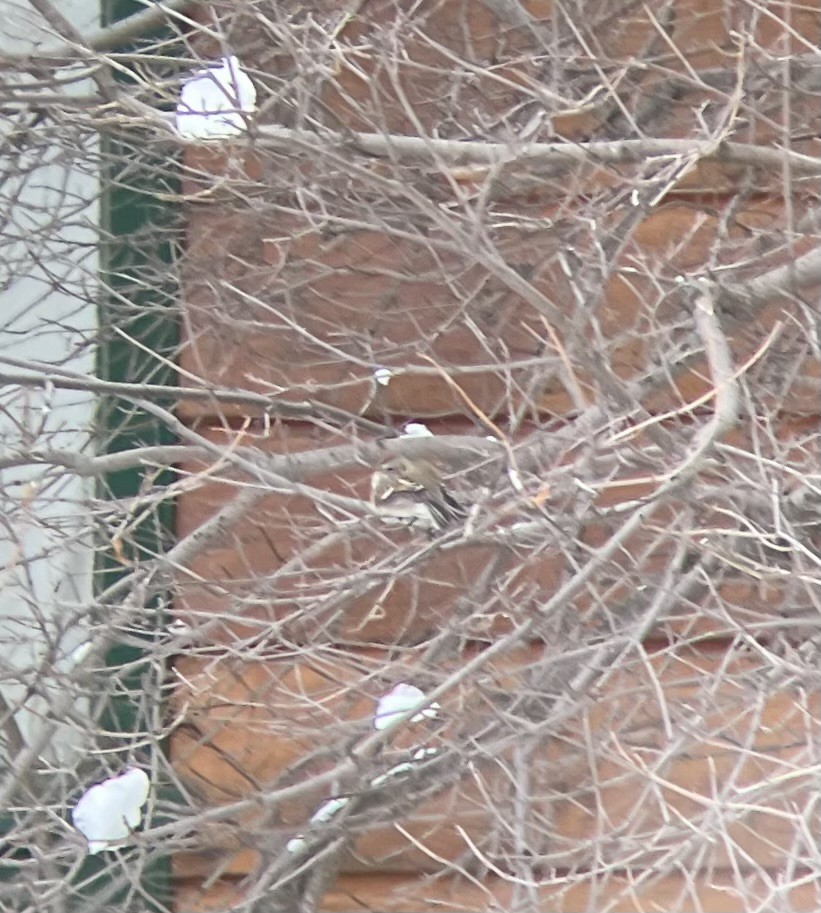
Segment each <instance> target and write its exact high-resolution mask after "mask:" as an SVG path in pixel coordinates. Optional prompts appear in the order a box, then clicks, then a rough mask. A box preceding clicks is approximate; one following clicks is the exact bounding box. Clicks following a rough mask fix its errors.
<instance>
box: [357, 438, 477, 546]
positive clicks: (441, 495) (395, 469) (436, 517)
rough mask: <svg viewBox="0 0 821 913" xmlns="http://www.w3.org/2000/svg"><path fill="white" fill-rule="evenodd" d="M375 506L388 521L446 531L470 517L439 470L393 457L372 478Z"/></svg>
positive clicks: (415, 461)
mask: <svg viewBox="0 0 821 913" xmlns="http://www.w3.org/2000/svg"><path fill="white" fill-rule="evenodd" d="M371 504H373V506H374V507H375V508H376V510H377V512H378V513H379V514H380V515H381V516H382V517H384V518H387V519H395V520H405V521H408V522H410V523H413V522H419V523H421V524H422V525H423V526H426V527H427V528H428V529H431V530H439V529H444V528H445V527H447V526H449V525H450V524H452V523H457V522H460V521H461V520H464V519H465V518H466V517H467V511H466V510H465V508H464V507H463V506H462V505H461V504H460V503H459V502H458V501H457V500H456V499H455V498H454V497H453V496H452V495H451V494H450V492H449V491H448V490H447V489H446V488H445V486H444V485H443V484H442V473H441V472H440V470H439V468H438V467H437V466H435V465H434V464H433V463H431V462H430V461H429V460H424V459H411V458H410V457H402V456H400V457H392V458H391V459H388V460H385V462H384V463H382V464H381V465H380V466H379V468H378V469H377V470H376V472H374V474H373V476H372V478H371Z"/></svg>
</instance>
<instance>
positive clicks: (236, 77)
mask: <svg viewBox="0 0 821 913" xmlns="http://www.w3.org/2000/svg"><path fill="white" fill-rule="evenodd" d="M256 103H257V90H256V89H255V88H254V84H253V83H252V82H251V79H250V77H249V76H248V74H247V73H246V72H245V71H244V70H243V69H242V67H241V66H240V63H239V60H237V58H236V57H234V56H233V55H231V56H230V57H223V58H222V60H221V63H220V64H219V65H215V66H213V67H209V68H208V69H207V70H200V71H199V72H198V73H195V74H194V76H192V77H191V78H190V79H189V80H187V81H186V82H185V84H184V85H183V87H182V90H181V92H180V100H179V103H178V104H177V130H178V131H179V133H180V135H181V136H184V137H186V138H187V139H225V138H226V137H231V136H239V135H240V134H242V133H245V131H246V130H247V128H248V123H247V115H249V114H251V113H252V112H253V111H254V108H255V107H256Z"/></svg>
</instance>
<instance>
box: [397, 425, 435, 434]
mask: <svg viewBox="0 0 821 913" xmlns="http://www.w3.org/2000/svg"><path fill="white" fill-rule="evenodd" d="M402 437H433V432H432V431H431V430H430V428H428V426H427V425H423V424H422V422H408V423H407V425H405V427H404V428H403V429H402Z"/></svg>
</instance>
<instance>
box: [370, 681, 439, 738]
mask: <svg viewBox="0 0 821 913" xmlns="http://www.w3.org/2000/svg"><path fill="white" fill-rule="evenodd" d="M424 700H425V693H424V692H423V691H422V690H421V689H419V688H417V687H416V685H408V684H406V683H405V682H400V683H399V684H398V685H396V686H395V687H394V688H392V689H391V690H390V691H389V692H388V693H387V694H385V695H383V696H382V697H380V698H379V701H378V702H377V705H376V713H375V714H374V717H373V727H374V729H379V730H382V729H387V728H388V727H389V726H393V725H394V723H395V722H396V721H397V720H398V719H399V718H400V717H402V716H403V715H404V714H406V713H407V712H408V711H409V710H412V709H413V708H414V707H416V706H417V705H418V704H421V703H423V702H424ZM438 712H439V704H437V703H435V702H434V703H433V704H431V705H430V707H425V708H424V710H420V711H419V713H417V714H414V716H412V717H411V722H412V723H421V722H422V721H423V720H425V719H430V720H433V719H436V716H437V715H438Z"/></svg>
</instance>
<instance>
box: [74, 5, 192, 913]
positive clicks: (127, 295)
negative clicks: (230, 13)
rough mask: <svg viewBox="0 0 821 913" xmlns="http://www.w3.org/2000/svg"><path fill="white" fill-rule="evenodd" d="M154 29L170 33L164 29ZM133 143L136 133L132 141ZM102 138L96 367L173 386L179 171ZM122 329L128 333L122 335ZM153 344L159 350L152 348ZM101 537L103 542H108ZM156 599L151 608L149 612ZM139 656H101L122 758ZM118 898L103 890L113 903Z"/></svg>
mask: <svg viewBox="0 0 821 913" xmlns="http://www.w3.org/2000/svg"><path fill="white" fill-rule="evenodd" d="M144 9H145V5H144V3H142V2H139V0H101V21H102V25H103V26H105V25H108V24H110V23H112V22H115V21H117V20H120V19H123V18H125V17H127V16H129V15H132V14H134V13H138V12H141V11H143V10H144ZM160 34H163V35H164V36H166V37H169V36H170V32H168V33H160ZM135 49H136V48H135V47H131V48H129V50H135ZM119 50H126V48H122V49H119ZM165 53H167V51H166V52H165ZM138 142H139V141H138V140H136V139H135V144H136V143H138ZM101 147H102V152H103V156H102V158H103V162H104V165H103V174H102V178H101V185H102V186H101V208H100V221H101V228H102V232H103V238H104V241H103V243H102V244H101V249H100V275H101V280H102V287H103V289H104V290H105V292H104V294H103V296H102V298H101V302H100V308H99V323H100V344H99V348H98V360H97V373H98V376H99V377H101V378H103V379H105V380H111V381H128V382H131V383H135V382H136V383H139V382H150V383H153V384H166V383H167V384H169V385H171V384H174V383H175V382H176V377H175V372H174V369H173V367H171V366H170V365H171V364H173V362H174V359H175V357H176V352H177V347H178V343H179V326H178V313H177V301H178V295H177V286H176V282H175V279H174V276H173V271H172V269H170V264H171V263H172V262H173V260H174V256H173V254H174V248H175V246H176V245H177V244H178V243H179V240H180V236H179V226H180V212H179V209H178V208H175V207H173V206H171V205H170V204H169V203H168V202H166V201H167V200H168V199H169V197H171V196H175V195H176V194H178V193H179V185H178V181H177V177H176V175H175V174H174V173H173V169H171V170H164V169H163V168H162V162H160V161H158V160H156V159H152V156H151V153H150V149H141V150H135V147H134V146H131V145H124V144H123V143H121V142H119V141H117V140H114V139H111V138H103V139H102V140H101ZM135 152H136V154H135ZM115 328H116V330H118V331H120V332H116V331H115ZM121 332H124V333H125V334H127V336H128V337H130V340H132V341H129V339H125V338H123V336H122V335H120V333H121ZM151 352H153V353H157V354H158V355H159V356H161V358H155V357H153V356H152V355H151V354H149V353H151ZM96 427H97V432H98V440H99V447H100V450H101V451H104V452H108V453H113V452H117V451H121V450H127V449H131V448H133V447H137V446H143V445H149V444H166V443H173V442H174V438H173V436H172V435H171V434H170V432H169V431H168V430H167V429H166V428H164V427H163V426H162V425H161V423H160V422H158V420H157V419H155V418H154V417H152V416H149V415H147V414H146V413H145V412H142V411H141V410H139V409H136V408H135V407H134V406H133V405H131V404H130V403H128V402H126V401H124V400H120V399H117V398H115V397H102V398H101V400H100V402H99V404H98V410H97V425H96ZM172 479H173V473H172V472H164V473H161V474H159V475H155V473H154V471H153V470H143V469H134V470H128V471H122V472H116V473H111V474H109V475H108V476H107V477H106V479H105V480H104V481H103V482H101V489H102V490H101V492H100V494H101V496H102V497H104V498H127V497H129V496H133V495H136V494H137V493H138V492H139V491H140V490H141V489H142V488H143V487H144V486H148V485H150V486H151V487H152V488H154V489H156V488H157V487H158V486H162V485H165V484H168V483H169V482H170V481H172ZM173 524H174V515H173V505H172V504H171V503H169V502H167V501H164V502H163V503H162V505H161V506H160V507H159V509H157V510H156V511H155V512H154V514H153V516H151V517H149V518H148V519H147V520H146V521H144V522H143V523H141V525H140V527H139V528H138V529H137V530H135V531H134V533H133V536H130V537H129V539H130V540H132V541H133V544H130V545H128V546H126V549H127V551H126V557H127V558H128V559H134V558H139V557H140V555H141V554H146V555H149V554H156V553H158V552H163V551H165V550H167V547H168V545H169V543H170V542H171V541H172V537H173V529H174V526H173ZM101 545H102V546H105V542H103V543H101ZM98 555H99V558H98V563H97V567H96V573H95V578H96V585H97V591H98V592H99V591H101V590H103V589H105V588H106V587H108V586H109V585H110V584H112V583H114V582H115V581H116V580H117V579H118V578H120V577H121V576H122V575H123V574H124V573H125V569H124V568H123V566H122V565H121V564H120V563H119V562H118V561H117V559H116V557H115V556H114V554H113V552H112V550H111V549H110V548H109V549H108V550H105V549H103V550H101V551H100V552H98ZM152 608H153V609H155V610H156V612H154V613H152V612H151V611H150V609H152ZM148 609H149V611H147V612H146V613H145V619H146V627H147V628H149V627H152V625H153V627H155V628H156V627H158V626H161V625H163V624H164V622H165V621H166V619H165V617H164V612H163V609H164V604H163V602H162V600H156V601H155V602H154V603H153V604H152V605H150V606H149V607H148ZM147 636H150V635H147ZM145 656H147V651H142V650H140V649H139V648H137V647H134V646H125V645H121V646H116V647H114V648H112V649H111V650H110V651H109V653H108V656H107V664H108V666H109V668H111V669H112V678H114V677H116V682H114V681H112V682H111V684H112V687H111V689H110V690H111V698H110V701H109V706H108V710H107V713H106V716H105V718H104V719H103V720H102V726H103V727H104V730H105V731H107V732H109V733H114V734H115V735H113V736H112V744H111V747H112V748H122V750H123V760H126V759H127V758H128V749H129V747H130V745H131V744H132V742H133V738H132V734H133V733H136V732H139V731H140V730H141V729H142V728H143V724H142V717H143V711H144V708H143V707H142V706H141V705H140V701H139V696H140V694H141V691H142V689H141V684H140V682H141V678H142V676H143V675H145V674H148V672H149V667H148V665H147V664H141V663H140V659H141V658H142V657H145ZM125 665H127V666H128V668H129V672H128V674H119V675H118V674H117V673H116V672H114V670H115V669H118V668H119V669H121V668H123V666H125ZM162 792H163V798H164V799H165V798H173V797H172V796H166V795H165V793H166V790H165V789H163V790H162ZM155 823H156V822H155ZM95 874H96V875H97V877H96V878H95ZM101 874H102V873H101V872H100V867H99V865H98V864H97V860H94V859H90V860H89V864H88V866H86V867H84V869H83V871H82V873H81V878H80V879H79V881H80V882H82V881H84V880H85V879H88V881H86V884H85V885H84V886H83V887H79V886H78V888H79V890H80V891H81V892H82V893H85V892H89V893H93V894H95V895H97V896H99V893H100V892H102V893H106V891H108V890H110V889H111V886H110V885H106V884H105V882H104V881H102V880H101V878H100V875H101ZM142 888H143V890H144V891H145V892H146V894H147V895H149V896H151V897H154V898H156V900H157V904H156V906H155V905H151V904H149V902H148V901H147V900H145V898H143V901H142V906H141V909H145V910H150V909H156V910H167V909H168V907H169V906H170V901H171V862H170V858H169V857H167V856H166V857H165V858H159V859H157V860H156V861H154V862H151V863H150V864H149V865H148V866H147V867H146V869H145V871H144V872H143V877H142ZM114 900H115V898H113V897H112V898H109V902H110V901H114Z"/></svg>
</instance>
